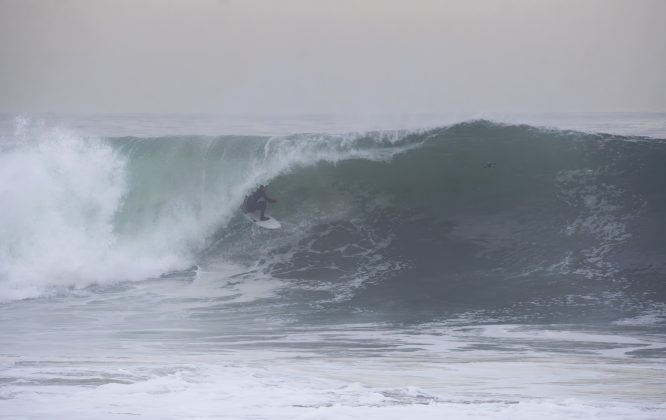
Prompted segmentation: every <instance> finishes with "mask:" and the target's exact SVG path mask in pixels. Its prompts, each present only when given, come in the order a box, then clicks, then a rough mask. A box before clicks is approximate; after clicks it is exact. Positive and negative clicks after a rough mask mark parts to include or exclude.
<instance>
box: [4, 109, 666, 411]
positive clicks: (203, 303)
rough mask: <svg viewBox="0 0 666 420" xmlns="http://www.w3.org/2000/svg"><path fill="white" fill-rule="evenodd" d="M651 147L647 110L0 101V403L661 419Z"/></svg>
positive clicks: (660, 145) (664, 243)
mask: <svg viewBox="0 0 666 420" xmlns="http://www.w3.org/2000/svg"><path fill="white" fill-rule="evenodd" d="M665 164H666V114H659V113H652V114H550V115H545V114H542V115H536V114H534V115H530V114H525V115H481V116H471V117H470V116H458V115H447V116H441V115H439V116H436V115H429V116H423V115H421V116H412V117H408V118H406V117H396V116H375V117H372V118H371V117H368V116H363V117H360V116H346V117H345V116H290V117H284V116H283V117H275V116H274V117H242V116H236V117H232V116H211V115H189V116H188V115H137V114H134V115H106V116H80V115H78V116H77V115H39V116H15V115H2V116H0V418H7V419H45V418H49V419H90V418H95V419H124V418H137V417H138V418H146V419H203V418H215V419H218V418H219V419H226V418H228V419H245V418H266V419H293V418H304V419H339V418H345V419H357V418H358V419H367V418H382V419H404V418H415V417H419V418H423V419H431V418H432V419H435V418H438V419H439V418H443V417H450V418H461V419H464V418H497V419H506V418H511V419H534V418H554V419H555V418H556V419H577V418H581V419H582V418H586V419H587V418H604V419H624V418H632V419H662V418H664V417H665V416H666V379H665V378H666V375H665V373H666V372H665V370H666V365H665V364H664V361H665V359H666V239H665V237H666V169H665ZM259 184H268V186H269V195H271V196H274V197H276V198H277V199H278V202H277V203H276V204H271V205H270V206H269V210H268V213H269V214H270V215H272V216H274V217H276V218H277V219H278V220H280V221H281V223H282V225H283V228H282V229H280V230H277V231H269V230H264V229H261V228H258V227H256V226H253V225H252V224H250V223H249V222H248V221H247V220H246V219H245V218H244V217H243V216H242V213H241V211H240V210H239V207H240V205H241V203H242V202H243V199H244V197H245V196H246V195H247V194H249V193H251V192H252V191H253V190H254V189H255V188H256V187H257V185H259Z"/></svg>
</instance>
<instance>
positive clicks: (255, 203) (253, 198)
mask: <svg viewBox="0 0 666 420" xmlns="http://www.w3.org/2000/svg"><path fill="white" fill-rule="evenodd" d="M268 201H270V202H271V203H275V200H273V199H272V198H270V197H268V196H267V195H266V191H265V190H263V189H261V188H259V189H258V190H257V191H255V192H253V193H252V195H250V196H249V197H248V198H247V200H246V201H245V211H246V212H251V211H256V210H260V211H261V216H260V217H261V219H262V220H263V219H265V216H264V212H265V211H266V203H267V202H268Z"/></svg>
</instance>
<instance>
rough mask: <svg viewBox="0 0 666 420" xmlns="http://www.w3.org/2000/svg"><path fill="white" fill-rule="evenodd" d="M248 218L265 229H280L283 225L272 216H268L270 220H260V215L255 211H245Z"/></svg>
mask: <svg viewBox="0 0 666 420" xmlns="http://www.w3.org/2000/svg"><path fill="white" fill-rule="evenodd" d="M245 217H247V220H249V221H251V222H252V223H254V224H255V225H257V226H261V227H262V228H264V229H280V228H281V227H282V225H281V224H280V222H278V221H277V220H275V219H273V218H272V217H271V216H266V217H268V220H259V215H258V214H254V213H245Z"/></svg>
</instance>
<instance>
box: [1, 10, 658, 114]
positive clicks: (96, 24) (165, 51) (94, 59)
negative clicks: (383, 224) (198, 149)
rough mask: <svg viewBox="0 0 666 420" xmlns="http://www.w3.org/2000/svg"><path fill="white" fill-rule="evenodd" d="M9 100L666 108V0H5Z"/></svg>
mask: <svg viewBox="0 0 666 420" xmlns="http://www.w3.org/2000/svg"><path fill="white" fill-rule="evenodd" d="M0 60H1V61H0V111H5V112H7V111H8V112H39V111H64V112H224V113H282V112H285V113H291V112H317V113H328V112H335V113H355V112H379V113H384V112H398V113H416V112H521V111H666V0H226V1H225V0H0Z"/></svg>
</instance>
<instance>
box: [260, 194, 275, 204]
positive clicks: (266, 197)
mask: <svg viewBox="0 0 666 420" xmlns="http://www.w3.org/2000/svg"><path fill="white" fill-rule="evenodd" d="M261 197H262V198H263V199H264V200H266V201H268V202H269V203H275V202H277V200H274V199H272V198H270V197H269V196H267V195H266V193H265V192H262V193H261Z"/></svg>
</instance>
